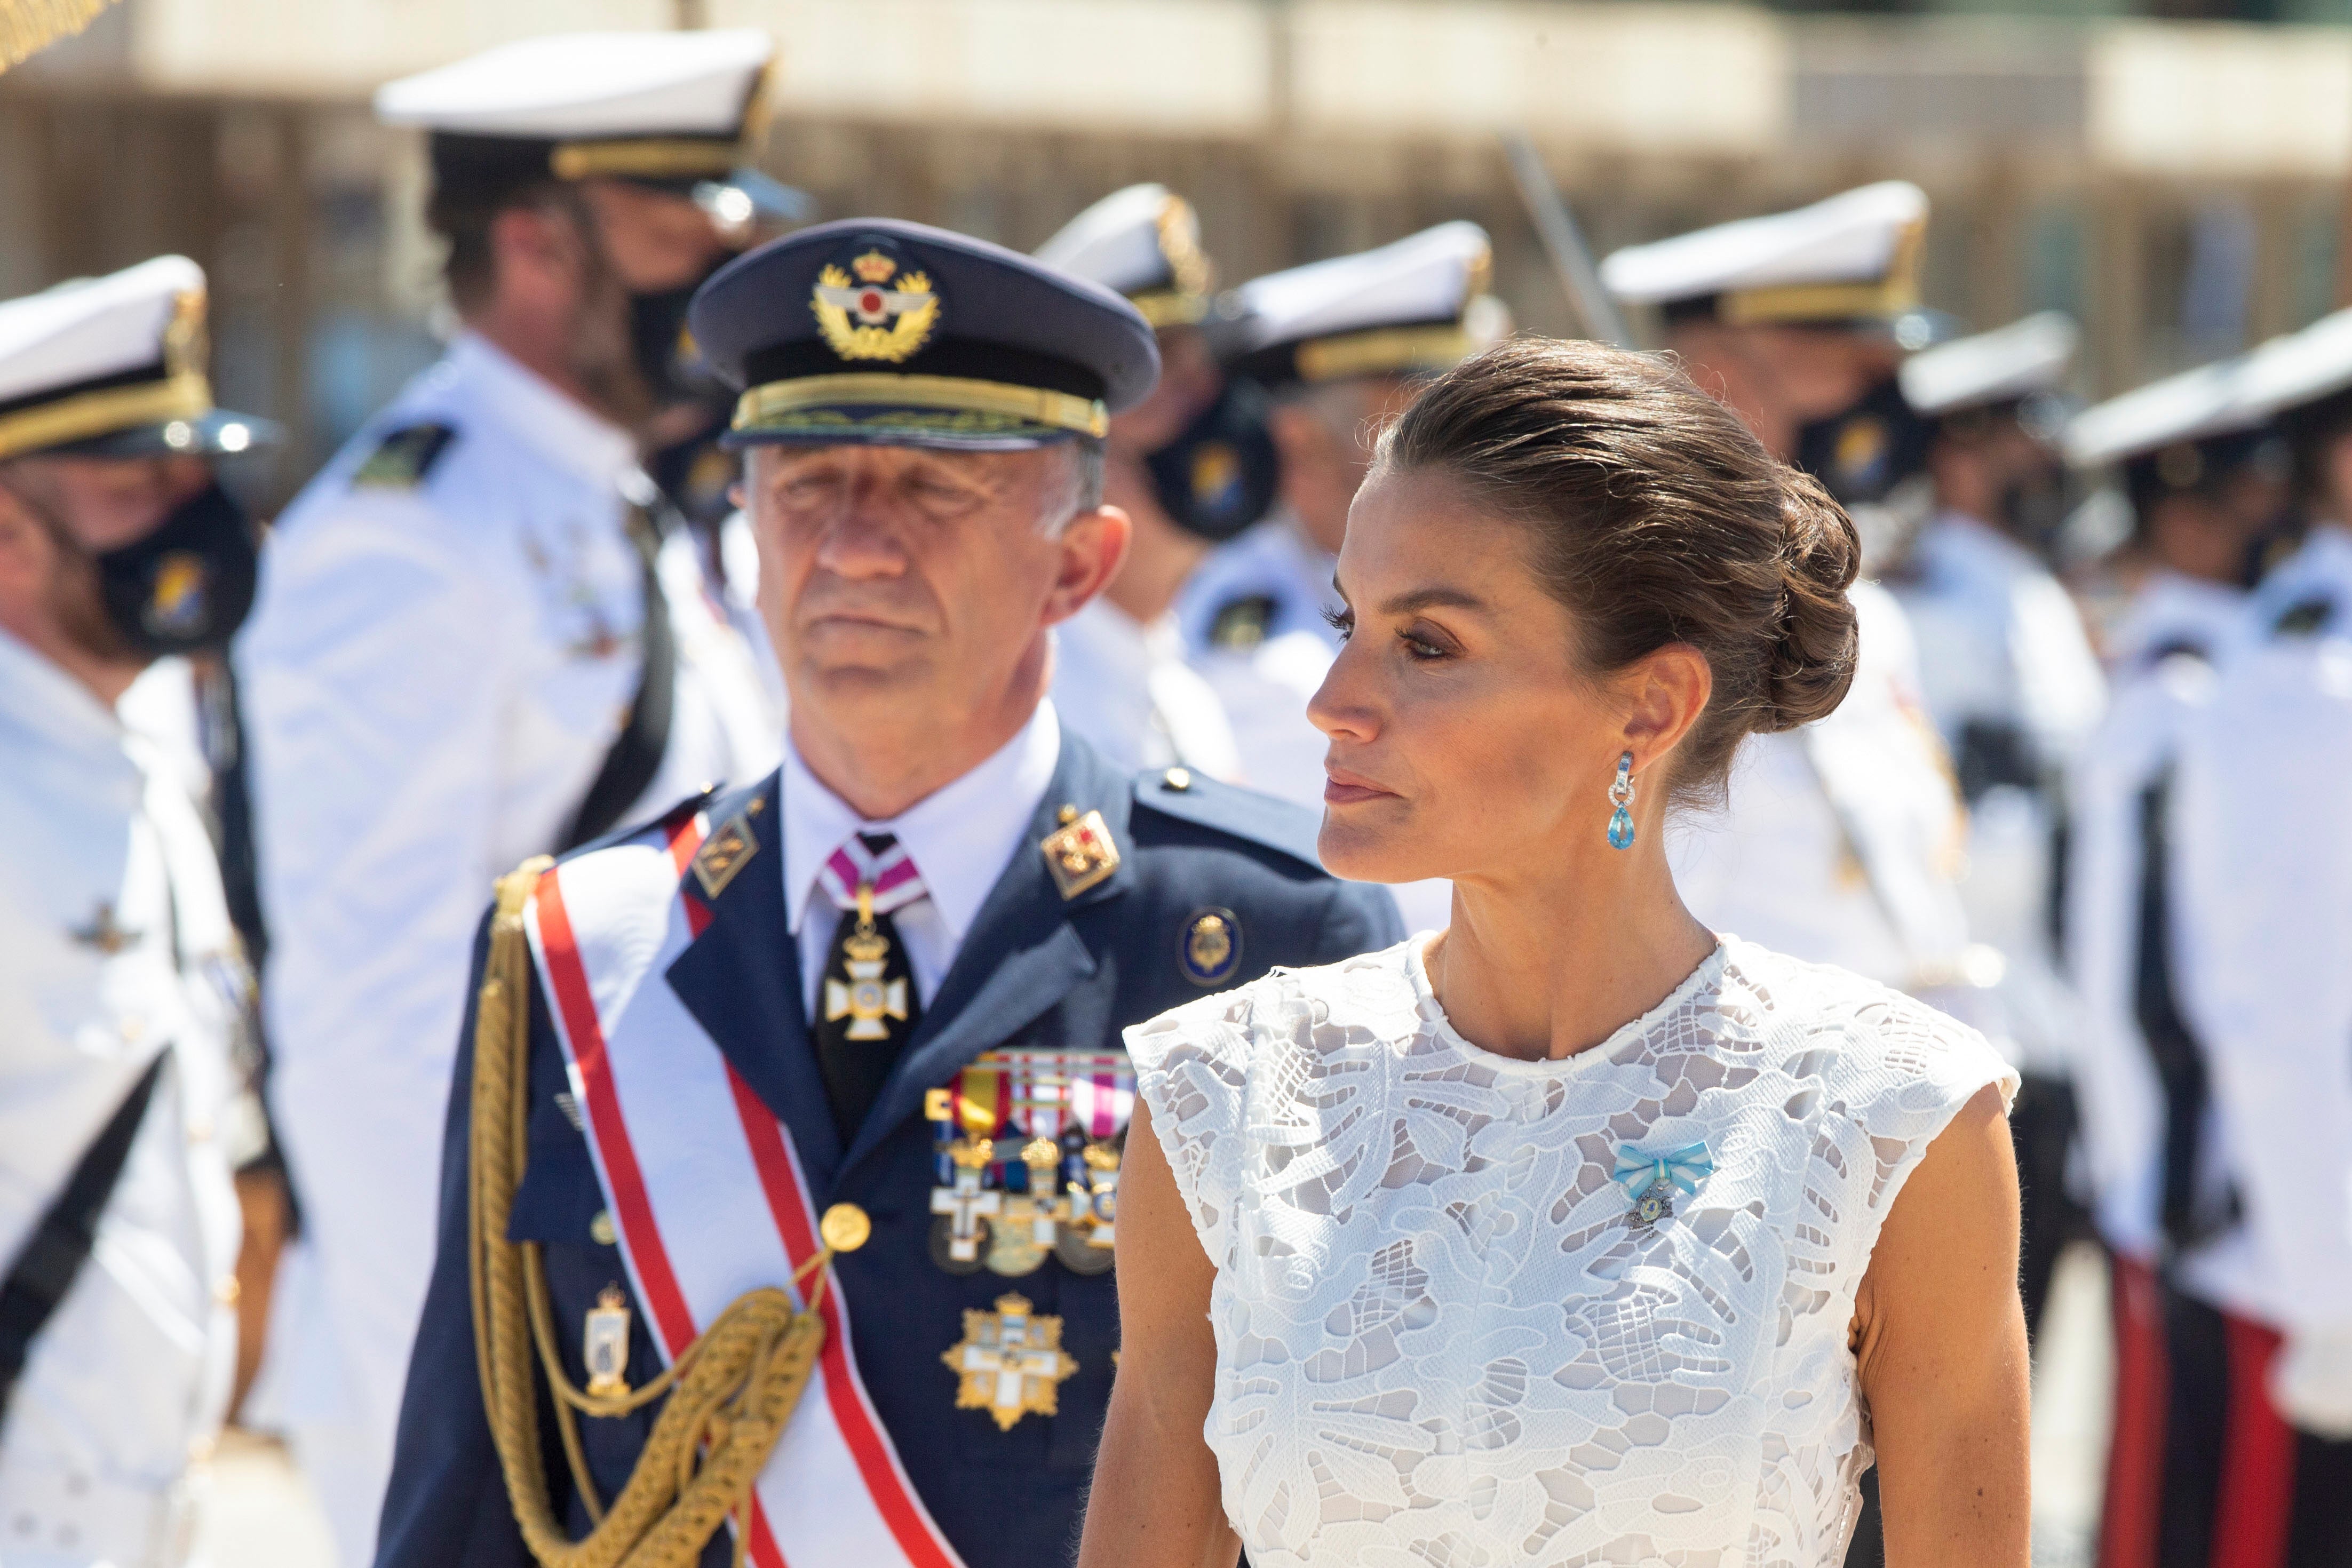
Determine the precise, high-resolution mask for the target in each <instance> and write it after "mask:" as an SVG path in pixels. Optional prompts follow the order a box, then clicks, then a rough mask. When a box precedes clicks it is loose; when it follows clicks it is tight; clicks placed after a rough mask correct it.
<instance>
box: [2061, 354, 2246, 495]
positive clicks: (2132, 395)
mask: <svg viewBox="0 0 2352 1568" xmlns="http://www.w3.org/2000/svg"><path fill="white" fill-rule="evenodd" d="M2251 357H2252V356H2249V355H2244V354H2241V355H2238V356H2237V357H2235V358H2233V359H2227V360H2221V361H2216V362H2214V363H2212V364H2210V365H2200V366H2198V367H2197V368H2196V369H2195V370H2193V371H2181V372H2180V373H2179V375H2172V376H2167V377H2165V378H2164V379H2163V380H2162V381H2157V382H2149V383H2148V384H2147V385H2146V386H2144V387H2136V388H2134V389H2133V390H2132V391H2130V392H2125V393H2124V394H2123V395H2122V396H2120V397H2113V398H2109V399H2108V400H2107V401H2106V402H2103V403H2099V404H2096V405H2095V406H2094V407H2091V408H2086V409H2084V411H2083V412H2082V413H2078V414H2076V415H2075V416H2074V419H2073V420H2072V421H2071V422H2070V423H2068V424H2067V426H2066V437H2065V443H2064V444H2065V450H2066V461H2067V462H2069V463H2072V464H2074V465H2075V466H2076V467H2078V468H2095V467H2097V466H2098V465H2101V464H2105V463H2121V462H2127V461H2129V460H2131V459H2133V458H2137V457H2143V456H2146V455H2148V454H2150V453H2156V452H2161V451H2163V450H2165V449H2167V448H2168V447H2174V446H2181V445H2185V444H2190V443H2194V442H2200V441H2205V440H2209V439H2210V438H2212V437H2215V436H2222V435H2236V434H2242V433H2244V432H2246V431H2250V430H2252V429H2255V428H2256V427H2257V426H2259V425H2261V424H2262V423H2263V414H2262V413H2261V411H2260V410H2259V409H2258V408H2257V407H2256V405H2255V404H2254V403H2253V402H2252V400H2250V399H2249V398H2248V397H2247V396H2246V369H2247V363H2248V361H2249V360H2250V358H2251Z"/></svg>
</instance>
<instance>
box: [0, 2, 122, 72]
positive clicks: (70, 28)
mask: <svg viewBox="0 0 2352 1568" xmlns="http://www.w3.org/2000/svg"><path fill="white" fill-rule="evenodd" d="M107 5H108V0H0V70H4V69H5V68H7V67H8V66H13V65H19V64H22V63H23V62H24V60H25V59H26V57H29V56H31V55H35V54H37V53H39V52H40V51H41V50H43V49H46V48H47V47H49V46H50V45H51V44H54V43H56V42H57V41H58V39H59V38H66V37H72V36H73V35H74V34H76V33H79V32H80V31H81V30H82V29H83V28H84V27H87V26H89V25H90V24H91V23H92V22H95V21H96V20H98V14H99V13H100V11H103V10H105V9H106V7H107Z"/></svg>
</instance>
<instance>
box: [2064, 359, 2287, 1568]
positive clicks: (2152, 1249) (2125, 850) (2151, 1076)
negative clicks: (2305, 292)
mask: <svg viewBox="0 0 2352 1568" xmlns="http://www.w3.org/2000/svg"><path fill="white" fill-rule="evenodd" d="M2242 376H2243V365H2242V361H2225V362H2222V363H2221V364H2216V365H2208V366H2204V367H2201V368H2200V369H2198V370H2194V371H2187V372H2185V373H2183V374H2181V375H2178V376H2172V377H2168V378H2167V379H2165V380H2163V381H2160V382H2155V383H2153V384H2151V385H2149V386H2146V387H2142V388H2140V389H2138V390H2137V391H2136V392H2127V393H2126V394H2124V395H2123V396H2121V397H2119V398H2116V399H2113V400H2111V401H2110V402H2105V403H2103V404H2101V405H2099V406H2098V407H2096V408H2094V409H2090V410H2087V411H2086V412H2084V413H2082V414H2080V415H2079V416H2077V417H2076V418H2075V419H2074V420H2073V421H2072V422H2071V423H2070V424H2069V426H2068V428H2067V432H2066V452H2067V456H2068V459H2069V461H2071V462H2073V463H2074V464H2075V465H2077V466H2080V467H2083V468H2086V469H2089V468H2095V467H2101V466H2105V465H2117V466H2119V467H2120V469H2121V478H2122V483H2123V488H2124V491H2125V493H2126V495H2127V496H2128V497H2129V500H2130V505H2131V507H2132V512H2133V531H2132V538H2131V540H2130V541H2129V542H2128V543H2127V544H2126V547H2125V550H2124V553H2125V554H2126V556H2127V558H2128V561H2127V564H2126V566H2125V567H2123V568H2122V569H2121V570H2123V571H2126V572H2127V573H2128V575H2129V580H2130V582H2131V590H2132V591H2131V598H2130V601H2129V603H2128V605H2127V607H2126V610H2125V611H2124V612H2123V613H2122V615H2121V617H2120V618H2119V620H2118V621H2117V623H2116V627H2115V630H2114V632H2113V633H2112V635H2111V637H2110V639H2109V649H2108V670H2109V676H2110V683H2111V695H2110V702H2109V706H2108V709H2107V712H2106V715H2105V717H2104V718H2102V719H2101V720H2100V722H2099V725H2098V727H2097V728H2096V729H2095V731H2094V732H2093V733H2092V735H2091V737H2090V738H2089V740H2088V742H2087V743H2086V744H2084V746H2083V747H2081V748H2080V750H2079V751H2078V752H2077V754H2076V756H2075V758H2074V764H2073V766H2072V768H2070V770H2069V774H2068V779H2067V797H2068V819H2069V822H2070V832H2069V835H2068V840H2067V872H2066V877H2065V890H2066V911H2065V915H2066V918H2065V930H2066V938H2067V940H2066V954H2065V956H2066V959H2067V968H2068V973H2069V976H2070V977H2071V979H2072V980H2073V983H2074V988H2075V992H2076V994H2077V995H2078V996H2079V997H2080V998H2081V1003H2082V1028H2081V1030H2080V1032H2079V1033H2078V1035H2077V1036H2076V1038H2075V1040H2074V1044H2073V1050H2072V1051H2071V1053H2070V1054H2071V1061H2072V1065H2073V1068H2074V1087H2075V1095H2076V1098H2077V1100H2078V1102H2079V1103H2080V1106H2081V1113H2082V1132H2083V1150H2084V1155H2085V1164H2086V1166H2087V1168H2088V1171H2089V1174H2090V1177H2091V1186H2092V1193H2093V1207H2092V1213H2093V1218H2095V1222H2096V1225H2097V1229H2098V1233H2099V1236H2100V1239H2102V1240H2103V1241H2104V1242H2105V1245H2106V1248H2107V1251H2108V1255H2109V1259H2110V1261H2111V1266H2112V1273H2111V1280H2112V1289H2111V1291H2110V1292H2109V1301H2110V1306H2111V1311H2112V1313H2113V1317H2114V1324H2115V1346H2116V1379H2115V1406H2114V1420H2113V1428H2112V1429H2113V1431H2114V1434H2115V1435H2114V1437H2113V1439H2112V1442H2111V1446H2110V1448H2109V1454H2108V1464H2107V1485H2106V1495H2105V1508H2104V1510H2103V1517H2102V1521H2101V1525H2100V1532H2099V1534H2100V1542H2101V1561H2102V1562H2103V1563H2108V1564H2110V1565H2111V1568H2154V1565H2155V1564H2157V1563H2159V1562H2167V1561H2179V1560H2183V1559H2182V1558H2181V1557H2180V1556H2178V1555H2168V1551H2167V1548H2166V1547H2165V1546H2164V1545H2163V1544H2162V1543H2163V1542H2166V1541H2167V1540H2168V1539H2169V1540H2170V1541H2171V1542H2172V1547H2171V1549H2170V1550H2171V1552H2175V1553H2178V1552H2182V1551H2184V1550H2185V1551H2186V1554H2187V1555H2188V1556H2191V1557H2194V1558H2196V1559H2197V1560H2199V1561H2203V1560H2204V1558H2205V1556H2206V1552H2205V1550H2204V1544H2205V1543H2206V1542H2210V1532H2209V1531H2206V1530H2203V1529H2200V1528H2198V1527H2195V1526H2193V1525H2192V1524H2191V1520H2192V1518H2193V1516H2194V1514H2195V1513H2196V1512H2198V1511H2203V1510H2206V1509H2209V1508H2210V1503H2211V1498H2210V1495H2206V1496H2202V1497H2200V1495H2199V1489H2197V1488H2194V1487H2189V1486H2183V1487H2181V1488H2179V1490H2171V1489H2169V1488H2168V1477H2176V1472H2175V1469H2174V1462H2173V1461H2168V1457H2167V1456H2168V1450H2169V1451H2171V1452H2173V1453H2175V1454H2178V1455H2182V1456H2188V1455H2193V1454H2197V1453H2198V1452H2199V1450H2200V1448H2203V1449H2204V1451H2205V1453H2204V1458H2203V1459H2202V1460H2201V1461H2200V1463H2199V1464H2198V1465H2197V1466H2195V1467H2194V1468H2195V1469H2210V1464H2211V1462H2212V1457H2213V1456H2214V1455H2217V1454H2218V1453H2219V1448H2218V1446H2216V1445H2214V1444H2213V1442H2212V1440H2211V1436H2210V1433H2209V1432H2207V1431H2206V1430H2205V1429H2204V1427H2203V1419H2204V1416H2210V1389H2209V1390H2208V1391H2207V1392H2206V1393H2205V1394H2203V1395H2200V1399H2202V1401H2203V1403H2204V1404H2205V1406H2207V1408H2206V1409H2205V1410H2204V1411H2203V1412H2202V1413H2201V1414H2200V1411H2199V1408H2198V1402H2197V1401H2194V1400H2192V1401H2190V1402H2188V1403H2185V1404H2184V1405H2183V1406H2181V1415H2182V1419H2181V1420H2179V1421H2178V1422H2175V1421H2173V1420H2171V1419H2169V1418H2168V1417H2169V1411H2168V1406H2169V1404H2170V1391H2172V1390H2174V1389H2176V1388H2178V1389H2180V1390H2183V1391H2187V1390H2189V1389H2190V1388H2191V1387H2194V1386H2195V1385H2196V1384H2197V1381H2198V1380H2197V1376H2196V1369H2195V1367H2194V1365H2193V1363H2194V1362H2195V1361H2196V1359H2197V1358H2196V1355H2195V1354H2194V1350H2193V1348H2192V1349H2191V1352H2190V1354H2189V1362H2190V1363H2192V1365H2191V1366H2189V1367H2188V1368H2187V1369H2185V1371H2184V1374H2183V1375H2182V1376H2180V1377H2179V1378H2176V1377H2175V1376H2174V1375H2173V1374H2172V1370H2171V1360H2172V1357H2171V1354H2170V1343H2169V1342H2170V1327H2171V1325H2172V1324H2173V1323H2175V1322H2179V1323H2182V1324H2187V1323H2190V1322H2198V1321H2205V1320H2210V1318H2211V1317H2212V1315H2213V1314H2214V1313H2216V1312H2227V1311H2230V1310H2231V1308H2232V1307H2233V1306H2234V1307H2236V1308H2239V1309H2240V1310H2243V1309H2244V1308H2246V1307H2248V1306H2250V1305H2252V1304H2253V1303H2252V1302H2250V1301H2247V1300H2246V1299H2245V1297H2244V1294H2243V1291H2244V1286H2245V1283H2246V1282H2247V1281H2250V1280H2251V1279H2252V1278H2254V1277H2256V1276H2258V1274H2259V1273H2260V1269H2259V1266H2258V1264H2257V1263H2256V1261H2255V1260H2254V1259H2253V1248H2254V1246H2255V1239H2254V1236H2253V1234H2252V1231H2251V1229H2250V1228H2249V1227H2248V1226H2247V1224H2246V1221H2245V1215H2244V1210H2243V1207H2242V1204H2241V1203H2240V1202H2239V1201H2238V1199H2237V1198H2236V1197H2235V1196H2234V1194H2235V1192H2236V1190H2237V1181H2236V1178H2235V1177H2234V1176H2233V1175H2232V1174H2231V1168H2230V1158H2229V1154H2228V1151H2227V1149H2226V1148H2225V1147H2224V1146H2223V1141H2222V1140H2221V1138H2220V1137H2219V1136H2217V1134H2218V1132H2219V1127H2218V1124H2217V1118H2216V1115H2215V1111H2214V1105H2213V1101H2212V1091H2211V1082H2212V1062H2211V1059H2210V1052H2209V1048H2208V1044H2207V1042H2206V1041H2204V1040H2201V1039H2200V1038H2199V1035H2198V1032H2197V1031H2196V1030H2194V1029H2193V1028H2192V1027H2191V1026H2190V1025H2189V1022H2188V1019H2187V1015H2186V1013H2185V1011H2184V1007H2183V1001H2182V992H2181V988H2180V986H2179V983H2178V974H2177V968H2178V965H2177V954H2176V946H2177V943H2178V940H2179V888H2178V886H2177V877H2176V876H2175V874H2174V863H2173V862H2174V857H2173V854H2172V852H2171V848H2170V844H2169V837H2170V831H2171V822H2170V815H2171V812H2170V801H2171V798H2172V796H2173V794H2174V793H2175V792H2176V790H2177V788H2178V779H2177V764H2178V748H2179V736H2180V731H2181V728H2182V726H2183V725H2184V724H2185V723H2186V722H2187V721H2188V720H2189V716H2191V715H2193V714H2194V713H2195V712H2196V711H2197V710H2198V709H2199V708H2200V707H2201V706H2203V704H2204V703H2205V702H2207V701H2208V700H2210V696H2211V695H2212V690H2213V684H2214V683H2213V671H2214V667H2215V665H2216V664H2218V663H2219V662H2220V661H2221V658H2222V657H2223V656H2224V650H2225V647H2226V645H2227V644H2228V643H2230V642H2231V641H2232V640H2233V638H2234V637H2235V635H2236V634H2237V630H2238V628H2239V626H2240V624H2241V623H2242V617H2243V614H2244V609H2243V601H2244V597H2245V595H2244V591H2243V588H2242V583H2241V581H2240V573H2241V571H2242V566H2243V563H2244V561H2245V559H2246V549H2245V546H2246V543H2247V538H2248V526H2247V521H2246V518H2245V517H2244V516H2243V514H2242V510H2241V508H2240V507H2238V506H2237V505H2236V504H2235V500H2236V496H2237V493H2238V492H2240V491H2241V490H2242V489H2244V488H2245V487H2247V486H2249V485H2250V484H2251V485H2255V486H2263V485H2265V484H2266V483H2267V482H2266V481H2265V480H2264V479H2263V477H2262V475H2261V470H2262V469H2263V467H2264V466H2266V460H2267V459H2268V458H2269V456H2270V455H2271V453H2272V451H2273V448H2274V447H2275V446H2276V444H2277V443H2276V440H2275V437H2273V436H2272V435H2271V434H2269V432H2268V431H2267V430H2266V429H2265V428H2264V427H2263V425H2262V424H2261V423H2258V422H2257V421H2256V420H2255V418H2254V417H2253V415H2252V413H2251V412H2250V411H2249V410H2248V409H2247V407H2246V406H2245V405H2244V402H2243V400H2242V398H2241V397H2240V396H2239V395H2238V387H2239V384H2240V382H2242ZM2176 1479H2178V1478H2177V1477H2176ZM2191 1505H2193V1507H2192V1506H2191Z"/></svg>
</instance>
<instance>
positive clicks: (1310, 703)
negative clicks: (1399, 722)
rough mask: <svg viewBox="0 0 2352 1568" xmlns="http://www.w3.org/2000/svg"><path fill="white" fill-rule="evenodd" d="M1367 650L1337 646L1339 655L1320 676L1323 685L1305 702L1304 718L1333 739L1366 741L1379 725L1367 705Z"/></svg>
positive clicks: (1357, 645)
mask: <svg viewBox="0 0 2352 1568" xmlns="http://www.w3.org/2000/svg"><path fill="white" fill-rule="evenodd" d="M1369 662H1370V658H1369V651H1368V650H1366V649H1364V648H1363V647H1361V646H1360V644H1358V643H1355V642H1353V641H1350V642H1347V643H1341V644H1340V645H1339V657H1338V658H1336V659H1334V660H1332V661H1331V667H1330V668H1329V669H1328V670H1326V671H1325V672H1324V673H1323V684H1322V685H1319V686H1318V687H1316V688H1315V695H1313V696H1311V697H1308V698H1307V722H1308V723H1310V724H1312V725H1313V726H1314V727H1316V728H1317V729H1318V730H1321V731H1322V732H1323V733H1324V734H1325V735H1326V736H1328V737H1331V738H1333V739H1335V740H1336V739H1339V738H1341V737H1345V738H1347V739H1349V740H1354V741H1366V740H1370V739H1371V738H1372V736H1373V735H1374V734H1375V733H1376V732H1377V731H1378V729H1379V727H1380V726H1379V724H1378V721H1377V719H1376V718H1375V716H1374V714H1373V710H1372V707H1371V706H1370V695H1371V694H1370V690H1369V684H1370V678H1371V677H1370V671H1368V670H1366V669H1365V668H1364V667H1363V666H1364V665H1365V664H1368V663H1369Z"/></svg>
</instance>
